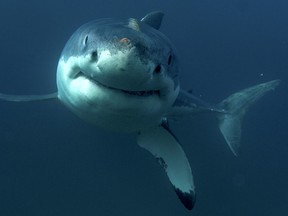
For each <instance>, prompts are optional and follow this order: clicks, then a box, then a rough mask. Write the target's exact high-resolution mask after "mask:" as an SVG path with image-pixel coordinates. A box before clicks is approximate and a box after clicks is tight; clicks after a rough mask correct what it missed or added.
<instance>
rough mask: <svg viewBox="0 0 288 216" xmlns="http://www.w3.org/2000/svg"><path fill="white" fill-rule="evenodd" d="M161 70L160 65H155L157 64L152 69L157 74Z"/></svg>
mask: <svg viewBox="0 0 288 216" xmlns="http://www.w3.org/2000/svg"><path fill="white" fill-rule="evenodd" d="M161 71H162V67H161V65H157V66H156V67H155V69H154V73H155V74H159V73H161Z"/></svg>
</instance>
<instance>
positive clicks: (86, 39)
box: [83, 35, 88, 46]
mask: <svg viewBox="0 0 288 216" xmlns="http://www.w3.org/2000/svg"><path fill="white" fill-rule="evenodd" d="M87 42H88V35H86V36H85V38H84V40H83V45H84V46H86V44H87Z"/></svg>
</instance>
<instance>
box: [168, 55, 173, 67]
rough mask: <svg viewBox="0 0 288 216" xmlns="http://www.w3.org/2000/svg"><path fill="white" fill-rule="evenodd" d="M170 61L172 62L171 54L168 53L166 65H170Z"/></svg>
mask: <svg viewBox="0 0 288 216" xmlns="http://www.w3.org/2000/svg"><path fill="white" fill-rule="evenodd" d="M171 62H172V55H169V57H168V65H170V64H171Z"/></svg>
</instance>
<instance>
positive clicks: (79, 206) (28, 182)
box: [0, 0, 288, 216]
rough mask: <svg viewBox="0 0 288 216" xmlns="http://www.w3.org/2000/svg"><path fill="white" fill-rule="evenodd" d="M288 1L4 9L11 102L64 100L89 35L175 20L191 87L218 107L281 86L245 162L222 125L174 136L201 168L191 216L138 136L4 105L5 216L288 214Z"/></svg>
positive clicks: (4, 83) (208, 123) (192, 124)
mask: <svg viewBox="0 0 288 216" xmlns="http://www.w3.org/2000/svg"><path fill="white" fill-rule="evenodd" d="M287 7H288V2H287V1H285V0H273V1H272V0H262V1H257V0H249V1H248V0H229V1H228V0H202V1H181V2H180V1H178V0H177V1H176V0H168V1H164V0H161V1H157V2H156V1H148V2H147V1H132V0H122V1H116V0H105V1H104V0H102V1H100V0H96V1H91V0H82V1H55V0H51V1H45V2H43V1H36V0H29V1H19V0H9V1H8V0H2V1H1V2H0V24H1V28H0V33H1V34H0V47H1V49H0V56H1V60H0V61H1V70H0V74H1V79H0V92H4V93H10V94H42V93H50V92H54V91H56V82H55V77H56V76H55V73H56V67H57V62H58V58H59V56H60V53H61V50H62V49H63V47H64V44H65V43H66V41H67V40H68V38H69V37H70V35H71V34H72V33H73V32H74V30H75V29H77V28H78V27H79V26H80V25H81V24H83V23H85V22H88V21H90V20H93V19H97V18H102V17H115V18H128V17H135V18H141V17H143V16H144V15H145V14H146V13H148V12H150V11H153V10H161V11H163V12H165V17H164V21H163V25H162V27H161V31H162V32H163V33H164V34H166V35H167V36H168V37H169V38H170V39H171V41H173V43H174V44H175V46H176V48H177V50H178V54H179V56H180V61H181V68H182V71H181V83H182V87H183V88H185V89H193V92H194V93H195V94H196V95H197V96H199V97H201V98H203V99H204V100H206V101H208V102H211V103H215V104H216V103H217V102H219V101H221V100H222V99H224V98H225V97H227V96H228V95H230V94H231V93H233V92H235V91H237V90H240V89H242V88H245V87H248V86H251V85H254V84H257V83H260V82H265V81H269V80H272V79H281V80H282V82H281V85H280V86H279V87H278V88H277V89H276V90H275V91H274V92H271V93H269V94H267V96H265V97H264V98H263V99H261V100H260V101H259V102H258V103H257V104H256V105H255V106H253V108H252V109H251V110H249V112H248V113H247V116H246V117H245V119H244V122H243V137H242V146H241V154H240V156H239V157H238V158H236V157H234V156H233V154H232V153H231V152H230V150H229V149H228V147H227V145H226V143H225V141H224V139H223V138H222V136H221V134H220V133H219V131H218V129H217V123H216V120H214V119H213V118H211V116H201V117H197V118H196V119H185V120H183V121H180V122H178V123H176V124H173V125H172V129H173V131H174V132H175V134H176V135H177V137H178V138H179V140H180V141H181V143H182V146H183V148H184V149H185V151H186V154H187V156H188V158H189V161H190V162H191V167H192V170H193V175H194V178H195V184H196V189H197V202H196V206H195V208H194V209H193V210H192V212H189V211H187V210H186V209H185V208H184V207H183V206H182V204H181V203H180V202H179V201H178V198H177V197H176V195H175V194H174V191H173V189H172V187H171V186H170V183H169V182H168V180H167V177H166V175H165V173H164V172H163V170H162V169H161V168H160V167H159V165H158V164H157V163H156V162H155V159H154V157H152V156H151V155H150V154H149V153H147V152H146V151H145V150H143V149H141V148H139V147H138V146H137V145H136V138H135V135H127V134H114V133H110V132H107V131H103V130H101V129H99V128H96V127H94V126H93V125H90V124H88V123H86V122H83V121H82V120H80V119H78V118H77V117H76V116H75V115H74V114H72V113H71V112H70V111H68V110H67V109H66V108H65V107H64V106H63V105H62V104H60V103H59V102H57V101H54V102H48V101H46V102H41V103H23V104H15V103H7V102H2V101H1V102H0V119H1V121H0V129H1V131H0V215H1V216H16V215H17V216H19V215H27V216H33V215H35V216H36V215H37V216H39V215H41V216H42V215H43V216H46V215H47V216H56V215H57V216H64V215H69V216H73V215H84V216H86V215H101V216H102V215H104V216H110V215H123V216H124V215H125V216H129V215H131V216H132V215H133V216H135V215H138V216H142V215H165V216H170V215H171V216H172V215H173V216H174V215H191V214H193V215H197V216H207V215H211V216H214V215H216V216H218V215H219V216H220V215H221V216H226V215H227V216H228V215H229V216H230V215H234V216H243V215H253V216H255V215H261V216H271V215H287V213H288V207H287V201H288V183H287V182H288V169H287V163H288V138H287V120H288V113H287V108H288V102H287V95H286V92H287V88H288V87H287V81H288V77H287V70H288V61H287V59H288V29H287V26H288V25H287V24H288V15H287Z"/></svg>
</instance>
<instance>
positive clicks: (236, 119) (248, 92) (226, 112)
mask: <svg viewBox="0 0 288 216" xmlns="http://www.w3.org/2000/svg"><path fill="white" fill-rule="evenodd" d="M279 83H280V80H272V81H270V82H266V83H261V84H258V85H255V86H252V87H250V88H246V89H243V90H241V91H239V92H236V93H234V94H232V95H231V96H229V97H228V98H226V99H225V100H223V101H222V102H220V103H219V104H218V106H217V107H219V108H220V109H221V110H223V113H219V115H218V120H219V129H220V131H221V133H222V134H223V136H224V138H225V140H226V142H227V144H228V145H229V147H230V149H231V150H232V152H233V154H234V155H235V156H237V155H238V150H239V147H240V139H241V123H242V119H243V116H244V115H245V113H246V111H247V110H248V108H249V107H250V106H251V105H253V104H254V103H255V102H256V101H257V100H259V99H260V98H261V97H262V96H264V95H265V94H266V93H267V92H269V91H271V90H274V89H275V88H276V87H277V86H278V85H279Z"/></svg>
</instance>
